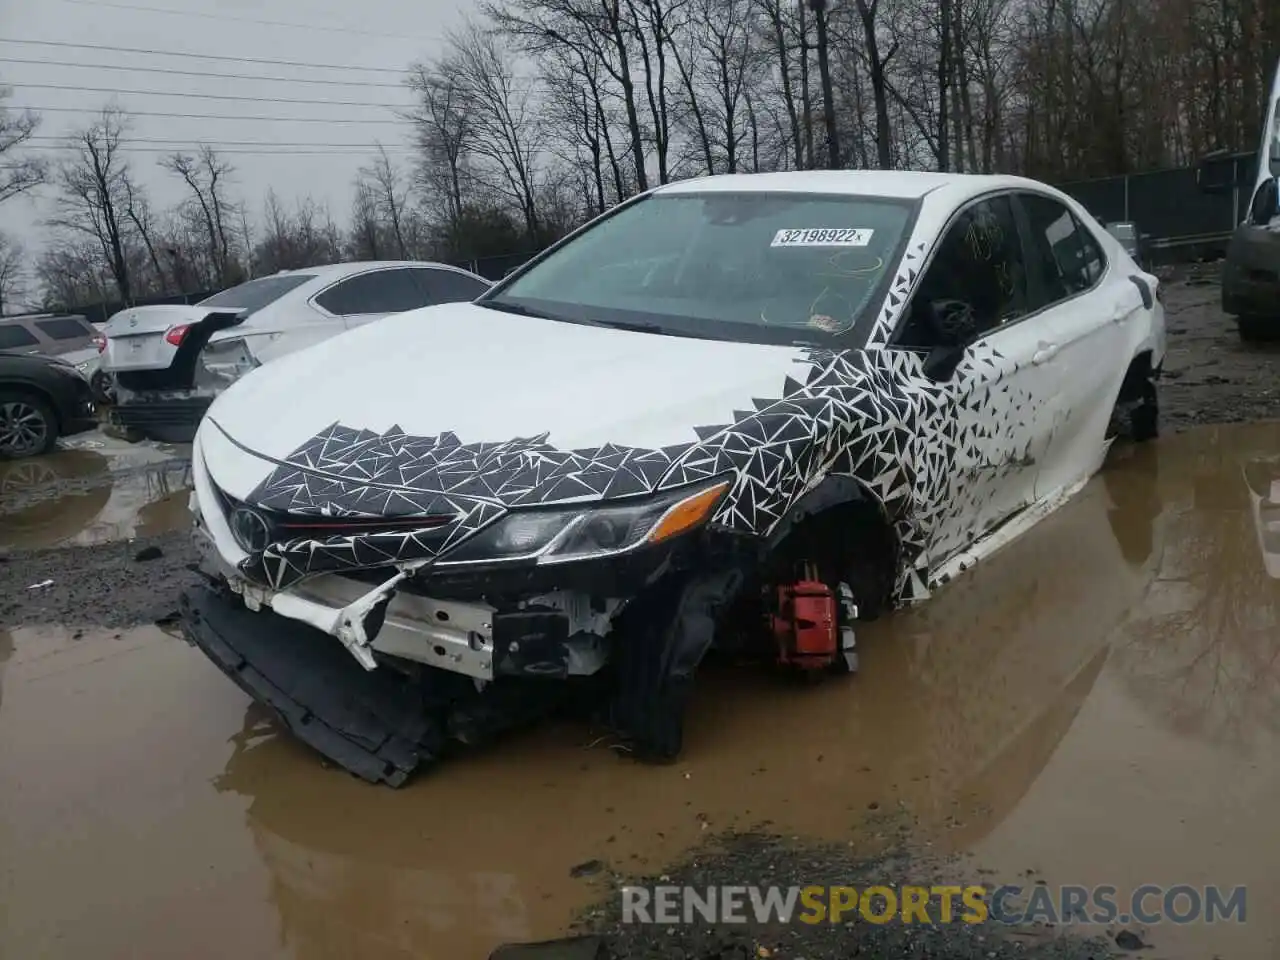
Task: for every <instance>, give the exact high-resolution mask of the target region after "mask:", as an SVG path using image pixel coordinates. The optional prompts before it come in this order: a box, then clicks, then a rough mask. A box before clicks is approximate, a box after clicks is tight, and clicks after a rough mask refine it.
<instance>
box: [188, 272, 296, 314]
mask: <svg viewBox="0 0 1280 960" xmlns="http://www.w3.org/2000/svg"><path fill="white" fill-rule="evenodd" d="M310 279H312V274H309V273H290V274H286V275H285V276H283V277H263V278H262V279H261V280H250V281H248V282H247V283H242V284H240V285H239V286H235V287H230V288H228V289H226V290H222V291H220V292H218V293H215V294H214V295H213V296H212V297H207V298H205V299H204V300H201V301H200V302H199V303H198V304H196V306H198V307H231V308H234V309H237V310H248V311H249V312H250V313H252V312H253V311H255V310H261V309H262V308H263V307H265V306H266V305H267V304H269V303H272V302H274V301H276V300H279V299H280V298H281V297H283V296H284V295H285V294H286V293H288V292H289V291H290V290H292V289H293V288H294V287H300V286H302V285H303V284H304V283H306V282H307V281H308V280H310Z"/></svg>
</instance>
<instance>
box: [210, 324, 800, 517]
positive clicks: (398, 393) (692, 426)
mask: <svg viewBox="0 0 1280 960" xmlns="http://www.w3.org/2000/svg"><path fill="white" fill-rule="evenodd" d="M810 369H811V362H810V361H809V360H808V358H807V353H806V351H805V350H804V349H802V348H797V347H787V346H767V345H757V344H741V343H728V342H724V341H712V340H698V339H691V338H684V337H668V336H660V335H655V334H649V333H637V332H631V331H621V330H615V329H609V328H603V327H593V326H588V325H584V324H572V323H559V322H554V321H548V320H540V319H535V318H529V317H522V316H517V315H514V314H508V313H502V312H499V311H496V310H491V309H487V308H484V307H479V306H475V305H473V304H469V303H454V304H443V305H440V306H434V307H427V308H424V309H421V310H414V311H409V312H407V313H402V314H397V315H394V316H391V317H387V318H385V319H382V320H378V321H376V322H374V323H371V324H368V325H366V326H363V327H359V328H357V329H355V330H352V331H349V332H347V333H344V334H341V335H339V336H337V337H334V338H332V339H330V340H327V341H325V342H323V343H320V344H317V345H315V346H312V347H309V348H306V349H304V350H301V351H299V352H297V353H294V354H291V355H289V356H286V357H283V358H281V359H280V360H277V361H275V362H273V363H271V364H270V365H269V366H264V367H262V368H260V369H258V370H255V371H254V372H252V373H251V374H249V375H247V376H246V377H244V378H243V379H242V380H240V381H239V382H237V383H235V384H234V385H233V386H232V387H230V388H229V389H228V390H226V391H225V392H224V393H222V395H221V396H219V397H218V399H217V400H216V401H215V402H214V404H213V405H212V407H211V408H210V409H209V412H208V414H207V416H206V423H205V426H204V427H203V428H202V430H201V433H202V435H203V442H205V443H206V444H207V446H209V447H210V449H208V450H206V460H207V462H208V468H209V470H210V473H211V476H212V478H213V479H214V481H215V482H216V483H217V484H218V485H219V486H220V487H221V488H222V489H223V490H225V491H226V492H227V493H229V494H231V495H232V496H234V497H238V498H245V497H246V496H248V495H249V494H250V492H251V491H252V490H253V489H254V488H255V486H257V485H258V484H259V483H260V481H262V480H263V477H264V476H265V474H266V473H268V472H270V471H271V469H272V468H273V467H276V466H277V465H280V464H285V463H288V464H294V465H296V466H303V467H304V469H305V466H307V465H311V466H316V465H317V464H316V459H317V454H316V451H317V450H318V449H319V448H318V447H317V446H316V443H317V438H320V437H321V436H322V435H326V433H327V432H330V433H331V432H332V431H333V430H334V429H341V430H344V431H345V433H344V436H346V437H347V440H348V441H351V439H352V437H353V436H354V432H360V435H361V436H362V437H363V438H364V439H363V440H362V441H361V442H365V443H366V446H367V447H372V446H374V445H386V444H391V445H392V446H393V447H395V446H397V445H398V446H399V447H401V448H403V447H404V446H405V445H406V444H410V443H420V442H422V441H424V440H432V439H434V438H440V437H441V435H446V434H448V435H452V436H451V438H450V440H449V442H453V443H458V444H464V445H467V446H468V447H471V448H473V449H474V448H475V445H477V444H509V443H511V442H512V441H516V440H519V441H528V440H532V439H535V438H536V439H538V440H540V441H541V443H542V444H545V445H548V446H549V447H552V448H555V449H556V450H558V451H574V450H583V449H586V448H592V449H595V448H600V447H602V446H604V445H606V444H617V445H620V446H626V447H632V448H643V449H646V450H661V449H662V448H664V447H671V446H673V445H677V444H689V443H691V442H696V441H698V440H699V439H702V438H704V436H705V435H706V432H707V429H706V428H709V427H718V426H724V425H728V424H732V423H734V422H735V421H738V420H741V419H742V418H743V417H745V416H747V413H746V412H745V411H754V410H755V409H756V407H755V404H754V403H753V400H754V398H757V397H763V398H769V399H771V400H773V399H777V398H778V397H781V396H783V395H784V393H786V390H785V389H784V386H785V382H786V380H787V378H788V377H791V378H793V379H795V380H798V381H800V382H804V379H805V376H806V374H807V371H808V370H810ZM215 432H216V433H217V434H220V435H221V436H218V437H216V438H215V437H214V436H213V434H214V433H215ZM308 445H310V447H309V448H308ZM334 446H336V444H330V448H332V447H334ZM524 446H525V448H526V450H527V448H528V445H527V444H524ZM213 447H216V449H217V450H218V451H219V452H221V453H224V454H225V455H224V456H209V455H208V454H210V453H212V452H213V451H212V448H213ZM232 448H236V449H238V453H236V454H234V455H233V454H232V453H231V449H232ZM246 454H253V455H254V456H251V457H250V456H245V455H246ZM526 455H529V456H536V453H527V454H526ZM370 456H374V454H373V451H372V450H370ZM365 459H366V461H368V460H369V459H370V458H369V457H366V458H365ZM374 459H376V456H374ZM473 462H474V461H473ZM343 465H344V466H349V464H348V463H344V464H343ZM432 472H433V474H435V473H436V471H434V470H433V471H432ZM343 475H344V476H345V477H346V478H347V479H350V473H349V472H348V471H346V470H344V471H343ZM652 479H656V478H652ZM426 480H427V478H424V481H426ZM397 482H398V483H402V484H403V485H404V486H405V487H406V488H412V487H413V486H414V482H413V479H412V478H409V477H403V478H401V479H399V480H398V481H397ZM429 482H430V483H431V484H432V485H435V484H438V483H439V482H440V478H439V476H438V475H433V476H432V477H431V478H430V480H429ZM555 499H558V498H555Z"/></svg>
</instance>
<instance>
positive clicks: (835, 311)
mask: <svg viewBox="0 0 1280 960" xmlns="http://www.w3.org/2000/svg"><path fill="white" fill-rule="evenodd" d="M914 217H915V204H914V203H913V202H912V201H908V200H899V199H887V198H881V197H866V196H849V195H817V194H805V193H763V192H733V193H730V192H724V193H720V192H715V193H712V192H707V193H696V194H695V193H673V194H656V195H653V196H649V197H646V198H644V199H642V200H638V201H636V202H634V203H632V204H630V205H628V206H626V207H623V208H622V209H620V210H618V211H617V212H616V213H615V214H613V215H612V216H610V217H608V218H607V219H604V220H602V221H600V222H599V223H597V224H596V225H595V226H593V227H591V228H589V229H588V230H586V231H584V232H583V233H582V234H580V235H579V236H577V237H576V238H574V239H573V240H571V241H569V242H568V243H567V244H565V245H564V246H562V247H561V248H560V249H558V250H556V251H554V252H553V253H551V254H550V255H549V256H548V257H547V258H546V259H545V260H543V261H542V262H541V263H538V264H536V265H534V266H533V267H531V268H530V269H529V270H528V272H527V273H525V274H523V275H521V276H519V277H516V278H515V279H513V280H511V281H509V283H508V284H507V285H506V286H505V287H504V288H501V289H499V290H497V291H496V292H495V294H494V295H492V296H488V297H483V298H481V299H480V300H479V301H478V302H479V304H480V305H481V306H488V307H491V308H493V309H499V310H501V309H507V310H510V311H513V312H519V313H529V314H533V315H536V316H544V317H549V318H553V319H559V320H569V321H573V322H578V323H596V324H602V325H606V326H621V327H625V328H639V329H643V330H646V331H652V332H655V333H667V334H673V335H681V336H693V337H702V338H707V339H721V340H739V341H746V342H754V343H782V344H788V343H819V344H821V343H833V344H838V345H841V346H848V345H849V339H850V338H849V336H848V335H849V332H850V331H851V330H853V329H854V328H855V327H859V321H861V320H864V319H865V320H867V321H868V322H866V323H864V324H862V325H861V327H859V331H858V332H859V333H860V334H862V335H863V336H864V337H865V331H866V330H868V329H869V328H870V326H871V324H870V322H869V321H870V318H871V317H872V315H873V314H874V311H875V309H876V307H877V306H878V304H879V303H880V301H881V300H882V298H883V295H884V287H886V286H887V283H888V279H889V278H891V277H892V275H893V272H894V267H895V265H896V261H897V259H898V258H899V256H900V255H901V247H902V245H903V240H904V238H905V237H906V235H907V234H908V233H909V230H910V225H911V222H912V221H913V219H914ZM837 338H839V339H837Z"/></svg>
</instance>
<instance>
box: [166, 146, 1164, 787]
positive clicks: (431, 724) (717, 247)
mask: <svg viewBox="0 0 1280 960" xmlns="http://www.w3.org/2000/svg"><path fill="white" fill-rule="evenodd" d="M1164 352H1165V332H1164V310H1163V307H1162V305H1161V300H1160V290H1159V282H1158V280H1157V279H1156V277H1154V276H1152V275H1151V274H1149V273H1147V272H1145V271H1144V270H1142V269H1140V268H1139V267H1138V266H1137V265H1136V264H1135V263H1134V262H1133V260H1131V259H1130V257H1129V256H1128V255H1127V254H1126V253H1125V252H1124V250H1123V249H1122V248H1121V247H1120V245H1119V244H1118V243H1117V242H1116V241H1115V240H1114V239H1113V238H1112V237H1111V236H1110V235H1109V234H1107V233H1106V232H1105V231H1104V230H1102V229H1101V228H1100V227H1099V226H1098V225H1097V223H1096V222H1095V221H1094V220H1093V218H1092V217H1090V216H1089V215H1088V214H1087V213H1086V212H1085V211H1084V210H1083V209H1082V208H1081V207H1080V206H1079V205H1078V204H1077V203H1076V202H1075V201H1074V200H1072V199H1071V198H1069V197H1067V196H1065V195H1064V194H1062V193H1060V192H1058V191H1057V190H1054V189H1052V188H1051V187H1048V186H1045V185H1044V184H1041V183H1037V182H1035V181H1031V180H1024V179H1019V178H1014V177H980V176H961V175H949V174H926V173H888V172H869V171H867V172H863V171H850V172H843V171H832V172H805V173H778V174H757V175H729V176H718V177H709V178H704V179H699V180H690V181H684V182H680V183H675V184H669V185H666V186H662V187H659V188H657V189H655V190H651V191H649V192H647V193H645V194H643V195H641V196H638V197H635V198H633V199H631V200H629V201H628V202H626V203H623V204H621V205H619V206H618V207H616V208H615V209H613V210H611V211H610V212H608V213H607V214H605V215H604V216H602V217H600V218H598V219H596V220H595V221H593V222H592V223H589V224H588V225H587V226H585V227H583V228H582V229H581V230H579V231H577V232H576V233H574V234H572V235H571V236H569V237H568V238H566V239H565V240H563V241H561V242H560V243H558V244H557V245H555V246H554V247H552V248H551V249H549V250H547V251H546V252H545V253H543V254H542V255H540V256H539V257H537V258H535V259H534V260H532V261H530V262H529V263H527V264H525V265H524V266H523V267H521V268H520V269H519V270H518V271H516V272H515V273H514V274H513V275H511V276H509V277H507V278H506V279H505V280H503V281H502V282H501V283H499V284H498V285H496V286H495V287H494V288H493V289H492V290H491V291H489V292H488V293H486V294H485V295H483V296H482V297H480V299H478V300H477V301H476V302H474V303H454V304H443V305H440V306H434V307H428V308H425V309H422V310H415V311H412V312H409V313H405V314H400V315H397V316H393V317H390V318H387V319H384V320H380V321H378V322H376V323H373V324H370V325H368V326H365V327H362V328H360V329H357V330H353V331H351V332H349V333H346V334H343V335H341V336H339V337H336V338H334V339H332V340H329V341H327V342H325V343H322V344H319V345H317V346H314V347H310V348H307V349H305V350H303V351H301V352H299V353H296V354H294V355H291V356H289V357H286V358H283V359H281V360H279V361H277V362H275V363H273V364H271V365H270V366H268V367H264V368H262V369H259V370H256V371H254V372H252V373H250V374H249V375H247V376H246V377H244V378H243V379H242V380H241V381H239V382H237V383H236V384H235V385H233V386H232V387H231V388H230V389H228V390H227V391H226V392H225V393H223V394H222V395H221V396H220V397H219V398H218V399H217V400H216V401H215V402H214V404H213V406H212V407H211V408H210V410H209V412H208V414H207V415H206V417H205V419H204V420H203V422H202V424H201V426H200V430H199V433H198V435H197V436H196V439H195V446H194V451H193V460H194V478H195V491H194V493H193V495H192V508H193V511H194V513H195V524H196V526H195V536H196V541H197V544H198V545H199V547H200V551H201V556H202V560H201V568H202V570H203V572H204V574H205V576H206V579H207V581H208V584H207V586H202V587H200V588H197V589H193V590H191V591H189V592H188V593H187V594H186V595H185V597H184V600H183V624H184V630H185V632H186V635H187V637H188V638H189V639H190V640H191V641H192V642H193V643H195V644H196V645H198V646H199V647H200V648H201V649H202V650H203V651H204V652H205V653H206V654H208V655H209V656H210V658H211V659H213V660H214V661H215V662H216V663H217V664H218V665H219V666H220V667H221V668H222V669H223V670H224V671H225V672H226V673H227V674H228V675H230V676H231V677H232V678H233V679H235V680H236V681H237V682H238V683H240V684H241V686H243V687H244V688H245V689H247V690H249V691H250V693H251V694H252V695H253V696H255V697H256V698H258V699H259V700H261V701H263V702H264V703H266V704H268V705H269V706H271V707H272V708H273V709H274V710H275V711H276V712H277V713H278V714H279V715H280V716H282V717H283V718H284V720H285V721H286V722H287V723H288V724H289V726H290V727H291V728H292V729H293V730H294V731H295V732H296V733H297V734H298V735H299V736H300V737H302V738H303V739H304V740H306V741H307V742H309V743H311V744H312V745H313V746H315V747H317V748H318V749H319V750H321V751H322V752H324V753H326V754H327V755H329V756H330V757H331V758H333V759H334V760H336V761H337V762H338V763H340V764H341V765H343V766H345V767H347V768H348V769H350V770H352V771H353V772H356V773H358V774H360V775H361V776H363V777H365V778H367V779H369V780H372V781H382V782H386V783H391V784H398V783H401V782H403V781H404V780H405V779H406V778H407V777H408V775H409V774H410V773H411V772H412V771H413V770H414V769H415V768H416V767H417V766H418V765H420V764H421V763H423V762H424V761H428V760H430V759H432V758H434V757H435V756H436V755H437V754H438V753H439V752H440V750H441V749H442V747H443V745H444V744H445V743H446V742H447V741H448V740H450V739H457V740H463V741H472V740H475V739H478V738H479V737H481V736H483V735H485V734H487V733H490V732H492V731H494V730H497V729H500V728H502V727H504V726H509V725H511V724H514V723H518V722H521V721H522V720H523V719H524V718H527V717H528V716H531V715H535V714H536V713H537V712H538V711H539V710H540V709H543V708H544V706H545V700H546V698H547V697H548V696H550V695H551V694H550V693H549V691H556V690H563V689H568V688H576V687H577V686H581V685H582V684H584V683H585V684H586V685H587V686H588V687H590V688H591V689H592V690H597V691H599V694H600V696H599V698H598V702H600V703H603V704H605V705H606V711H605V712H606V716H607V719H608V720H609V722H611V723H612V725H613V726H614V728H615V729H616V730H618V732H619V733H620V734H621V735H623V736H625V737H626V738H627V739H628V740H629V741H630V743H631V744H632V745H633V748H634V749H635V750H636V752H638V753H639V754H642V755H647V756H653V757H658V758H665V759H669V758H671V757H673V756H675V755H676V754H678V752H679V751H680V749H681V744H682V736H681V729H682V722H681V717H682V714H683V709H684V705H685V703H686V701H687V698H688V694H689V690H690V685H691V680H692V677H693V674H694V671H695V669H696V667H697V666H698V664H699V662H700V661H701V660H702V658H703V656H704V654H705V653H706V652H707V650H708V649H709V648H710V647H712V646H713V645H716V646H721V647H734V648H752V647H754V648H756V649H758V650H760V651H762V652H765V653H766V654H767V655H768V656H769V657H770V658H772V659H775V660H777V661H778V662H780V663H781V664H784V665H786V666H788V667H790V668H794V669H798V670H804V671H809V672H810V673H817V672H822V671H827V670H830V671H833V672H835V671H839V670H848V669H852V668H853V667H854V665H855V663H856V655H855V646H854V645H855V637H854V624H855V622H856V621H857V620H858V619H865V618H869V617H873V616H876V615H877V614H878V613H879V612H880V611H882V610H884V609H887V608H888V607H890V606H892V605H894V604H896V603H902V602H909V601H914V600H920V599H924V598H925V597H927V596H928V595H929V592H930V591H931V590H933V589H935V588H936V587H937V586H938V585H940V584H942V583H945V582H946V580H947V579H949V578H950V577H952V576H953V575H955V574H956V573H957V572H958V571H961V570H963V569H965V568H966V567H968V566H969V565H970V564H972V563H974V562H976V561H978V560H980V559H981V558H983V557H984V556H986V555H987V554H989V553H990V552H991V551H992V550H994V549H997V548H998V547H999V546H1000V545H1001V544H1002V543H1005V542H1007V541H1008V540H1009V539H1010V538H1012V537H1014V536H1016V535H1018V534H1019V533H1020V532H1022V531H1024V530H1026V529H1027V528H1028V527H1030V526H1031V525H1033V524H1034V523H1035V522H1036V521H1037V520H1038V519H1040V518H1041V517H1043V516H1044V515H1045V514H1046V513H1048V512H1049V511H1051V510H1052V509H1054V508H1055V507H1056V506H1058V505H1059V504H1061V503H1062V502H1063V501H1064V500H1065V499H1066V498H1068V497H1069V496H1071V495H1072V494H1073V493H1074V492H1076V491H1077V490H1078V489H1079V488H1080V487H1081V486H1083V485H1084V483H1085V482H1086V481H1087V480H1088V479H1089V478H1090V476H1091V475H1092V474H1093V473H1094V472H1096V471H1097V470H1098V468H1099V467H1100V466H1101V464H1102V461H1103V457H1104V455H1105V453H1106V450H1107V448H1108V446H1109V444H1110V443H1111V442H1112V440H1113V439H1114V438H1115V437H1116V436H1117V435H1119V434H1126V435H1128V436H1129V437H1131V438H1132V439H1135V440H1144V439H1147V438H1149V437H1152V436H1154V435H1155V434H1156V430H1157V395H1156V381H1157V379H1158V377H1159V374H1160V369H1161V364H1162V362H1163V359H1164ZM581 678H591V679H590V680H586V681H584V680H582V679H581ZM556 680H559V681H561V682H559V683H556V682H551V681H556ZM573 680H576V681H577V683H572V682H569V681H573Z"/></svg>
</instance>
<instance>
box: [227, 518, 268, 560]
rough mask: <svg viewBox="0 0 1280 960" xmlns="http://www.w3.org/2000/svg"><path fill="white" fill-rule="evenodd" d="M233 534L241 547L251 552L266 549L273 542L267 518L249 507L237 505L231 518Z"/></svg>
mask: <svg viewBox="0 0 1280 960" xmlns="http://www.w3.org/2000/svg"><path fill="white" fill-rule="evenodd" d="M229 521H230V526H231V535H232V536H233V537H235V538H236V543H238V544H240V549H242V550H245V551H247V552H249V553H257V552H259V551H260V550H265V549H266V548H267V546H268V545H269V544H270V543H271V524H269V523H268V522H267V518H266V517H264V516H263V515H262V514H260V513H258V512H257V511H256V510H250V509H249V508H248V507H236V508H235V509H234V510H232V511H231V516H230V518H229Z"/></svg>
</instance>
